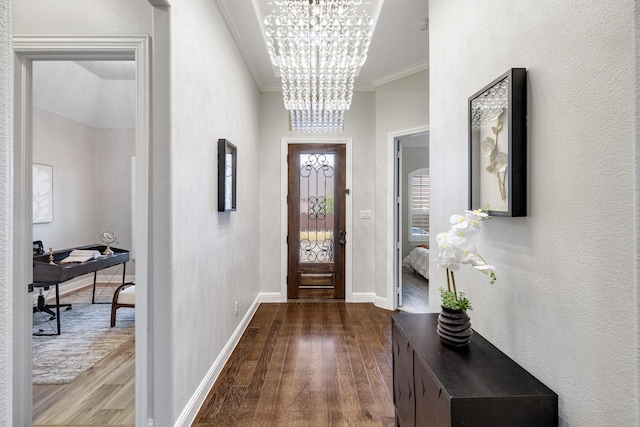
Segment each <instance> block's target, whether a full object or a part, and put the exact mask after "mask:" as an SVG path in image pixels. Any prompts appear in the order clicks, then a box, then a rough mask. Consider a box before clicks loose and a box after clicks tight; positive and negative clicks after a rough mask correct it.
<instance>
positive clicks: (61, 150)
mask: <svg viewBox="0 0 640 427" xmlns="http://www.w3.org/2000/svg"><path fill="white" fill-rule="evenodd" d="M96 160H97V159H96V129H95V128H92V127H91V126H87V125H84V124H82V123H78V122H76V121H74V120H69V119H67V118H64V117H61V116H58V115H57V114H53V113H50V112H48V111H44V110H42V109H40V108H33V162H34V163H42V164H45V165H50V166H52V167H53V222H50V223H44V224H33V240H42V242H43V244H44V246H45V251H48V249H49V248H50V247H53V249H54V250H59V249H66V248H71V247H74V246H81V245H88V244H91V243H99V242H98V241H97V239H98V234H97V230H98V228H97V227H98V198H97V194H96V190H97V188H98V187H97V178H98V176H97V174H96V163H97V162H96Z"/></svg>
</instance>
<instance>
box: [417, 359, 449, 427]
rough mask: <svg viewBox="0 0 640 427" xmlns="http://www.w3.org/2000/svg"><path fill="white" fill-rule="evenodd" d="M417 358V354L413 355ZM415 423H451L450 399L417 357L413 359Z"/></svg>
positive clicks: (423, 426) (430, 425) (437, 426)
mask: <svg viewBox="0 0 640 427" xmlns="http://www.w3.org/2000/svg"><path fill="white" fill-rule="evenodd" d="M414 357H415V358H416V359H418V356H417V355H414ZM414 380H415V383H414V388H415V392H416V425H417V426H420V427H440V426H443V427H444V426H450V425H451V400H450V399H449V396H447V393H445V392H444V391H443V390H442V388H441V387H440V386H439V385H438V384H437V383H436V381H435V380H434V379H433V377H432V376H431V374H429V371H428V370H427V368H426V367H425V365H424V363H422V362H421V361H420V360H419V359H418V360H415V361H414Z"/></svg>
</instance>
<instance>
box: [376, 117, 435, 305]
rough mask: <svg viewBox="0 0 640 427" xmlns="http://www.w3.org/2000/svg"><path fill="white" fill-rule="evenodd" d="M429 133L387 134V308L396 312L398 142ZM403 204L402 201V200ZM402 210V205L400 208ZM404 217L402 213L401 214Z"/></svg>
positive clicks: (398, 287)
mask: <svg viewBox="0 0 640 427" xmlns="http://www.w3.org/2000/svg"><path fill="white" fill-rule="evenodd" d="M426 132H429V125H422V126H417V127H413V128H408V129H401V130H397V131H393V132H389V133H388V134H387V159H388V161H387V188H388V189H389V193H388V194H389V203H387V230H390V231H389V233H387V245H386V247H387V257H386V259H388V260H391V268H387V278H386V279H387V284H388V285H387V295H388V298H387V308H388V309H389V310H395V309H397V308H398V291H399V292H402V281H401V280H400V277H401V274H400V272H401V269H402V259H401V258H402V252H401V251H398V250H397V245H398V243H397V242H399V241H400V239H401V237H402V229H401V228H402V218H399V217H398V213H397V211H396V202H397V201H396V191H395V188H394V185H395V184H396V179H397V178H398V174H399V173H400V171H398V170H397V162H396V140H397V139H398V138H402V137H403V136H410V135H416V134H419V133H426ZM400 203H402V200H400ZM400 210H402V205H401V206H400ZM400 215H402V212H400Z"/></svg>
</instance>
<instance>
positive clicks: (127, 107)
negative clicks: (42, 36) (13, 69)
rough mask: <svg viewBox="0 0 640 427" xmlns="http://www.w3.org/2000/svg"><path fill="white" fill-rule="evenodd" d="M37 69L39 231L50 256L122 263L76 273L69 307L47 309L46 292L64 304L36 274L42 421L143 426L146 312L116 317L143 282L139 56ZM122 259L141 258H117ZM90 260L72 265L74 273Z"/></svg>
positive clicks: (66, 291)
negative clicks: (133, 285) (141, 340)
mask: <svg viewBox="0 0 640 427" xmlns="http://www.w3.org/2000/svg"><path fill="white" fill-rule="evenodd" d="M31 66H32V96H31V101H32V108H31V132H30V133H31V142H32V158H33V164H34V173H33V197H32V208H33V213H34V216H33V239H34V241H39V242H42V244H43V246H44V247H45V248H46V249H47V251H46V252H47V253H48V252H49V248H51V250H52V252H56V253H58V252H59V251H64V252H66V251H69V250H72V249H75V250H76V251H78V250H80V249H79V248H83V249H84V248H86V247H87V246H91V248H92V249H94V250H95V249H99V250H98V252H99V254H93V255H95V256H97V257H98V259H97V260H96V262H98V261H100V262H101V263H108V264H111V263H115V262H118V264H116V265H115V266H113V267H108V268H106V269H100V270H96V271H95V272H93V274H92V273H88V274H81V271H78V272H77V273H70V274H69V276H72V275H73V276H76V277H74V278H71V279H70V280H67V281H64V282H62V283H59V284H58V285H56V286H55V288H57V289H55V290H57V291H58V292H59V298H58V299H59V303H60V305H66V306H67V307H68V308H67V309H66V310H57V311H58V313H56V312H53V311H52V309H51V308H50V309H49V310H46V312H43V311H42V310H39V309H38V307H39V306H42V302H41V301H40V300H42V301H44V302H45V303H46V305H47V306H48V307H51V306H55V305H56V303H55V299H54V298H53V294H54V292H53V291H54V287H52V286H49V287H44V288H43V286H42V283H38V281H39V280H40V279H41V277H34V284H36V289H37V293H38V296H37V299H38V303H35V301H34V305H36V307H34V310H33V311H34V314H33V338H32V341H33V358H32V361H33V370H32V372H33V397H34V398H33V423H34V425H36V426H38V425H50V424H54V423H63V424H65V425H91V424H98V423H99V424H104V425H117V424H131V425H133V424H134V422H135V419H134V418H135V412H134V398H133V397H134V396H135V365H134V360H135V351H134V350H135V341H134V332H135V316H134V311H135V310H133V309H123V310H118V312H117V315H116V319H117V322H115V324H114V325H113V327H111V326H110V321H109V320H110V312H111V301H112V299H113V295H114V293H115V291H116V289H117V288H118V287H119V285H122V284H124V283H130V282H134V281H135V263H134V262H133V259H132V257H130V256H129V255H130V254H131V248H132V243H133V228H132V222H133V216H132V208H131V203H132V200H134V199H133V198H132V195H133V194H134V191H133V186H132V183H133V182H134V180H133V175H132V171H133V170H134V169H132V159H134V158H135V148H136V144H135V136H136V113H135V107H136V102H135V101H136V90H135V89H136V82H135V62H134V61H133V60H128V61H120V60H118V61H116V60H114V61H104V60H101V61H93V60H89V61H72V60H61V61H58V60H46V61H44V60H34V61H33V62H32V64H31ZM45 165H46V166H45ZM96 230H99V231H100V233H98V232H97V231H96ZM106 233H108V234H106ZM99 234H100V235H99ZM101 240H105V241H110V240H113V242H112V243H111V244H110V245H109V248H110V250H111V251H112V252H114V251H115V252H114V253H113V254H112V256H109V255H104V253H105V252H106V251H107V250H106V247H104V242H101ZM84 250H85V251H86V250H89V249H84ZM116 255H118V256H119V257H120V258H123V259H125V258H127V257H128V258H129V260H130V261H129V262H125V263H120V261H115V258H116ZM109 258H113V259H114V261H113V262H108V261H110V259H109ZM61 262H62V261H60V262H59V263H58V264H59V265H60V263H61ZM88 262H93V260H89V261H85V262H84V263H80V264H65V266H64V267H65V268H66V269H67V270H69V271H70V272H71V270H72V269H74V268H75V269H76V270H79V269H84V268H85V267H86V266H88ZM54 268H55V267H54ZM60 268H62V266H61V267H60ZM82 271H84V270H82ZM38 276H41V275H40V274H39V275H38ZM45 289H47V290H46V291H45ZM47 296H48V298H47ZM34 299H35V298H34ZM54 317H55V320H54V319H53V318H54ZM56 323H57V325H56V326H54V324H56ZM105 390H109V391H108V392H106V393H105ZM79 395H81V396H82V397H81V398H79V397H78V396H79ZM88 408H90V409H88Z"/></svg>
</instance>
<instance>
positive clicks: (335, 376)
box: [192, 302, 395, 427]
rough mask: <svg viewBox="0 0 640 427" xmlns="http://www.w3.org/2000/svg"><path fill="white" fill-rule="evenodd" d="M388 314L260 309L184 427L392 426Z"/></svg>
mask: <svg viewBox="0 0 640 427" xmlns="http://www.w3.org/2000/svg"><path fill="white" fill-rule="evenodd" d="M391 314H393V312H390V311H387V310H384V309H379V308H376V307H375V306H374V305H373V304H346V303H344V302H289V303H282V304H261V305H260V307H259V308H258V310H257V312H256V314H255V315H254V317H253V319H252V320H251V322H250V324H249V326H248V327H247V329H246V331H245V333H244V334H243V336H242V337H241V339H240V342H239V343H238V345H237V347H236V349H235V350H234V352H233V354H232V355H231V357H230V358H229V361H228V362H227V364H226V365H225V367H224V368H223V370H222V372H221V373H220V376H219V377H218V379H217V381H216V383H215V384H214V386H213V387H212V389H211V391H210V392H209V395H208V396H207V398H206V400H205V402H204V404H203V405H202V407H201V408H200V411H199V412H198V415H197V417H196V420H195V422H194V423H193V425H192V426H194V427H205V426H206V427H209V426H243V427H244V426H296V427H297V426H301V427H302V426H309V425H313V426H349V427H351V426H393V425H395V418H394V408H393V384H392V375H393V374H392V354H391Z"/></svg>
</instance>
